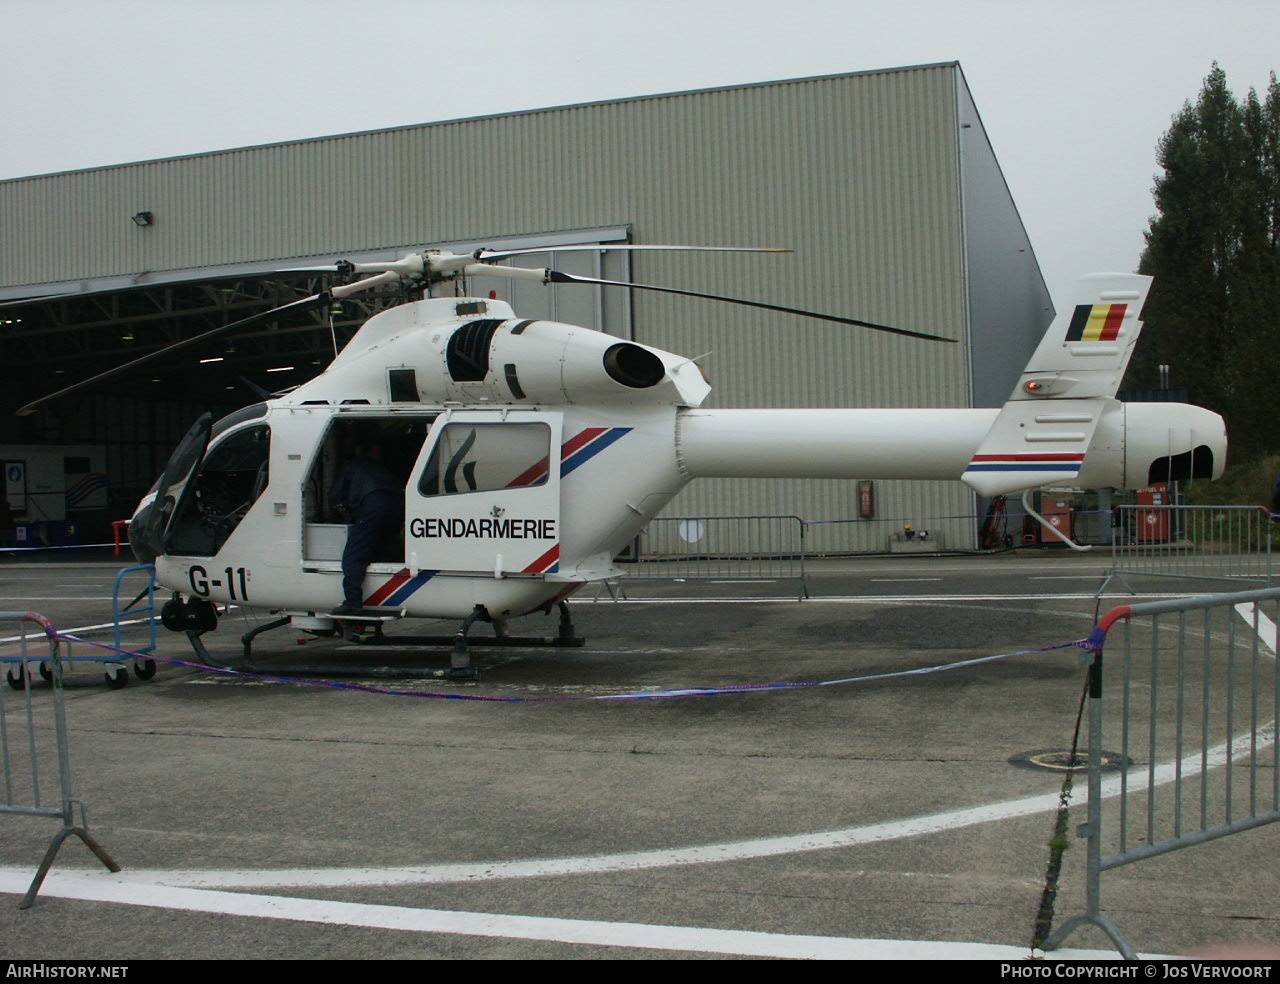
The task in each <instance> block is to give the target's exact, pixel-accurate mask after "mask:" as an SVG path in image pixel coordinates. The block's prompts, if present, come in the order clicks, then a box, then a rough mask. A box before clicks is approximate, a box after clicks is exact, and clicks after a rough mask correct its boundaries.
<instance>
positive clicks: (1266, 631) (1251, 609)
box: [1236, 602, 1280, 656]
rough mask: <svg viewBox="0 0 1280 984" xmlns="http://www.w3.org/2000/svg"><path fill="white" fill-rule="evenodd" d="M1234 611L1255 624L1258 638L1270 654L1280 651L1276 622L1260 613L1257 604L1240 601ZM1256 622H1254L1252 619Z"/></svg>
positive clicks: (1251, 623)
mask: <svg viewBox="0 0 1280 984" xmlns="http://www.w3.org/2000/svg"><path fill="white" fill-rule="evenodd" d="M1236 611H1237V612H1239V613H1240V617H1241V618H1243V619H1244V620H1245V621H1246V622H1248V623H1249V624H1250V625H1251V626H1252V625H1255V624H1256V625H1257V627H1258V628H1257V632H1258V638H1259V639H1261V640H1262V644H1263V645H1264V646H1266V647H1267V648H1268V649H1270V650H1271V655H1273V656H1274V655H1275V654H1276V653H1277V652H1280V638H1277V633H1276V623H1275V622H1273V621H1271V619H1269V618H1267V616H1265V615H1263V614H1262V611H1261V610H1260V609H1259V608H1258V606H1257V605H1254V604H1251V603H1248V602H1246V603H1242V604H1239V605H1236ZM1255 618H1256V619H1257V622H1256V623H1255V622H1254V619H1255Z"/></svg>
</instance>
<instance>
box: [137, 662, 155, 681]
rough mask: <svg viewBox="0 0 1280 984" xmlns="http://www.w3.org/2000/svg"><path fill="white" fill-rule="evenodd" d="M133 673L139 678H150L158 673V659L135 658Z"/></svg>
mask: <svg viewBox="0 0 1280 984" xmlns="http://www.w3.org/2000/svg"><path fill="white" fill-rule="evenodd" d="M133 675H134V676H136V677H137V678H138V679H139V680H150V679H151V678H152V677H153V676H155V675H156V661H155V660H154V659H144V660H142V661H138V660H134V661H133Z"/></svg>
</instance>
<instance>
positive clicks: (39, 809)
mask: <svg viewBox="0 0 1280 984" xmlns="http://www.w3.org/2000/svg"><path fill="white" fill-rule="evenodd" d="M6 624H12V625H13V626H15V627H16V629H17V634H16V635H13V636H7V637H6V638H3V639H0V662H4V663H6V664H7V666H8V671H7V674H6V676H7V678H8V682H9V686H10V687H11V688H13V689H14V690H16V691H19V692H20V693H21V694H22V697H21V699H16V698H15V697H12V696H11V697H8V698H5V699H0V765H2V766H3V770H4V800H3V802H0V814H15V815H19V816H30V817H49V818H52V819H60V820H61V821H62V829H61V830H60V831H59V832H58V833H57V834H55V835H54V837H53V840H52V841H50V843H49V848H48V850H47V851H45V854H44V858H43V859H42V860H41V862H40V866H39V868H37V870H36V874H35V877H34V878H33V879H32V882H31V886H30V888H28V889H27V893H26V895H24V896H23V897H22V901H21V902H19V903H18V908H20V909H26V908H28V907H30V906H31V904H32V903H33V902H34V901H35V898H36V893H37V892H38V891H39V890H40V886H41V884H42V883H43V882H44V879H45V875H47V874H48V873H49V868H50V867H51V866H52V865H53V861H54V858H55V857H57V854H58V848H60V847H61V846H62V842H63V841H64V840H66V839H67V838H68V837H70V836H71V835H73V834H74V835H75V836H76V837H79V838H80V839H81V840H82V841H84V843H85V844H86V845H87V846H88V848H89V850H91V851H93V853H94V854H95V855H97V857H98V859H99V860H100V861H101V862H102V863H103V864H104V865H106V866H107V868H108V869H109V870H111V871H119V870H120V865H118V864H117V863H116V862H115V860H114V859H113V858H112V857H111V855H110V854H108V853H107V852H106V851H105V850H104V849H103V848H102V847H101V845H99V844H98V842H97V841H96V840H94V839H93V837H92V836H90V834H89V831H88V829H87V827H86V825H85V823H84V804H83V803H81V802H80V801H79V800H77V799H75V798H74V797H73V796H72V793H71V755H70V752H69V750H68V747H67V715H66V705H65V700H64V694H63V676H62V656H61V652H60V650H61V642H62V640H61V639H60V638H59V636H58V633H57V630H56V629H55V628H54V627H53V625H52V624H51V623H50V622H49V621H48V620H47V619H46V618H44V617H43V616H41V615H37V614H35V613H34V612H0V625H6ZM40 640H43V641H44V642H45V643H46V644H47V646H46V647H41V648H43V649H44V650H45V651H44V652H40V653H37V652H34V651H33V650H34V649H35V648H36V643H37V642H39V641H40ZM32 664H35V665H36V666H40V665H43V666H45V667H46V668H47V672H48V674H49V680H50V682H51V683H52V684H53V687H52V698H51V699H49V700H45V699H43V696H44V695H45V694H47V693H48V692H47V691H44V690H43V689H42V691H41V693H40V695H37V693H36V691H35V688H34V686H33V676H32V669H33V666H32ZM50 738H52V747H50ZM42 780H43V781H44V786H43V788H42V785H41V783H42ZM50 780H52V784H53V785H54V786H56V792H51V791H50V790H49V786H50ZM76 806H79V807H80V818H81V822H80V823H79V824H76V822H75V808H76Z"/></svg>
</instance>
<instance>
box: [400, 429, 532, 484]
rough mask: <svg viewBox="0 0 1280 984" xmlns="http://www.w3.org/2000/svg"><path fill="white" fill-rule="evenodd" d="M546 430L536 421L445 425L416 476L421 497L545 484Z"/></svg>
mask: <svg viewBox="0 0 1280 984" xmlns="http://www.w3.org/2000/svg"><path fill="white" fill-rule="evenodd" d="M550 454H551V428H550V427H548V426H547V425H546V424H542V423H494V424H469V423H458V424H449V425H447V426H446V427H445V428H444V429H443V430H442V431H441V432H440V437H439V439H438V440H437V441H436V445H435V447H434V448H432V450H431V456H430V458H429V459H428V460H427V466H426V468H424V469H423V472H422V475H421V476H420V477H419V479H418V492H419V493H420V494H422V495H425V496H434V495H456V494H459V493H465V492H491V491H494V490H496V489H516V488H527V487H531V486H535V485H545V484H546V482H547V476H548V474H549V472H548V466H549V461H550Z"/></svg>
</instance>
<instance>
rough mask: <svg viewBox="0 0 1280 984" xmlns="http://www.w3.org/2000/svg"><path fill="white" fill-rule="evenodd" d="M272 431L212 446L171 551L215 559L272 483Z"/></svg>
mask: <svg viewBox="0 0 1280 984" xmlns="http://www.w3.org/2000/svg"><path fill="white" fill-rule="evenodd" d="M270 453H271V428H270V427H269V426H267V425H266V424H259V425H257V426H255V427H245V428H243V429H241V430H237V431H234V432H233V433H231V434H229V435H227V436H226V437H224V438H223V439H222V440H219V441H217V442H216V443H214V444H213V445H211V446H210V448H209V450H208V452H207V453H206V454H205V458H204V462H203V464H202V465H201V467H200V471H199V473H198V474H197V475H196V476H195V477H194V478H193V479H192V486H191V488H190V489H189V490H188V492H187V494H186V495H184V497H183V500H182V504H181V506H180V508H179V512H178V515H176V516H175V517H174V520H173V524H172V525H171V526H170V531H169V544H168V549H169V552H171V553H175V554H185V555H190V556H196V557H212V556H213V555H214V554H216V553H217V552H218V551H219V550H221V549H222V545H223V544H224V543H225V542H226V541H227V538H228V537H229V536H231V534H232V532H233V531H234V530H235V528H236V527H237V526H239V525H240V521H241V520H242V519H244V517H245V514H246V513H247V512H248V511H249V507H250V506H252V505H253V504H254V503H255V502H257V501H258V497H259V496H261V495H262V493H263V491H264V490H265V489H266V487H267V482H268V480H269V474H268V462H269V460H270Z"/></svg>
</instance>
